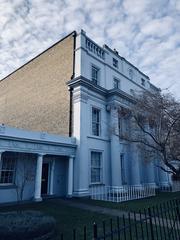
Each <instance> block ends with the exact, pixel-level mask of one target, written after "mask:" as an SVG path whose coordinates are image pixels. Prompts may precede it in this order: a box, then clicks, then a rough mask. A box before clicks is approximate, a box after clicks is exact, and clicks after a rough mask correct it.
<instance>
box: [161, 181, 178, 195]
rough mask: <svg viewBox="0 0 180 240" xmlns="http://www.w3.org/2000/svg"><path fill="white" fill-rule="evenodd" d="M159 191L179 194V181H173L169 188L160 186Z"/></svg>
mask: <svg viewBox="0 0 180 240" xmlns="http://www.w3.org/2000/svg"><path fill="white" fill-rule="evenodd" d="M159 190H160V191H162V192H179V191H180V181H173V182H172V183H171V185H170V186H160V187H159Z"/></svg>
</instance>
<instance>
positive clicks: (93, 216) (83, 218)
mask: <svg viewBox="0 0 180 240" xmlns="http://www.w3.org/2000/svg"><path fill="white" fill-rule="evenodd" d="M17 210H18V211H19V210H38V211H41V212H43V213H44V214H46V215H48V216H53V217H54V218H55V220H56V222H57V231H58V236H59V238H58V239H60V235H61V233H64V239H66V240H68V239H69V240H71V239H72V235H73V229H76V231H77V236H78V238H76V239H78V240H81V239H83V238H82V237H83V228H84V226H85V225H86V226H87V235H88V239H92V228H93V223H94V222H96V223H97V224H98V226H100V225H101V226H102V221H106V222H109V220H110V216H108V215H104V214H99V213H93V212H90V211H87V210H81V209H78V208H74V207H69V206H65V205H63V204H62V202H61V200H58V199H51V200H46V201H44V202H41V203H30V204H24V205H16V206H8V207H0V212H1V213H2V212H10V211H17ZM112 219H113V221H115V220H116V218H113V217H112ZM121 224H122V223H121ZM108 225H109V224H108ZM100 231H102V228H101V227H100Z"/></svg>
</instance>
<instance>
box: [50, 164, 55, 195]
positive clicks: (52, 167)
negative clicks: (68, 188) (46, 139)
mask: <svg viewBox="0 0 180 240" xmlns="http://www.w3.org/2000/svg"><path fill="white" fill-rule="evenodd" d="M54 167H55V160H53V161H52V163H51V175H50V176H51V177H50V189H49V194H50V195H53V193H54V191H53V185H54Z"/></svg>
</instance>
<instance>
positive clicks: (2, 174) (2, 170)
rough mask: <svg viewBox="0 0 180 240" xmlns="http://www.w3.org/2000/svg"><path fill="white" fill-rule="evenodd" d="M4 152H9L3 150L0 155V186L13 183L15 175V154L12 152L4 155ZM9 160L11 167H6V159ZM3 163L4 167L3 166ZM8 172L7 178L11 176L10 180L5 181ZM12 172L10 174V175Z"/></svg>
mask: <svg viewBox="0 0 180 240" xmlns="http://www.w3.org/2000/svg"><path fill="white" fill-rule="evenodd" d="M5 154H11V153H10V152H4V153H2V155H1V161H0V186H10V185H14V184H15V177H16V165H17V154H15V153H12V156H6V155H5ZM8 160H9V161H10V164H11V165H10V166H12V169H11V167H9V168H7V166H8V165H7V161H8ZM3 164H4V165H5V167H3ZM6 173H7V174H8V180H9V179H11V178H12V180H11V181H5V180H6V178H7V176H6ZM11 174H12V176H11ZM2 179H3V180H2Z"/></svg>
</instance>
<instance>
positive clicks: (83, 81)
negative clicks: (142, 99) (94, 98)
mask: <svg viewBox="0 0 180 240" xmlns="http://www.w3.org/2000/svg"><path fill="white" fill-rule="evenodd" d="M67 85H68V86H69V87H73V88H74V87H77V86H83V87H86V88H88V90H91V91H93V92H96V93H98V94H100V95H102V96H104V97H105V98H106V99H108V98H111V97H113V96H116V97H120V98H123V99H125V100H127V101H130V102H131V103H135V99H134V98H133V97H132V96H131V95H130V94H127V93H126V92H124V91H122V90H120V89H110V90H107V89H105V88H103V87H101V86H99V85H95V84H93V82H92V81H91V80H89V79H87V78H85V77H83V76H79V77H76V78H74V79H72V80H70V81H68V82H67Z"/></svg>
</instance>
